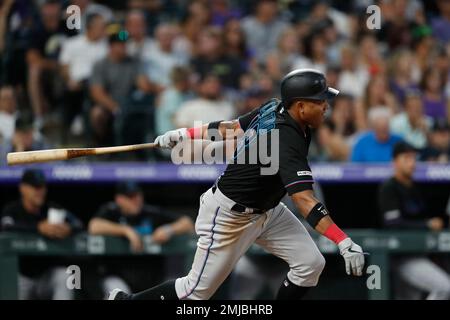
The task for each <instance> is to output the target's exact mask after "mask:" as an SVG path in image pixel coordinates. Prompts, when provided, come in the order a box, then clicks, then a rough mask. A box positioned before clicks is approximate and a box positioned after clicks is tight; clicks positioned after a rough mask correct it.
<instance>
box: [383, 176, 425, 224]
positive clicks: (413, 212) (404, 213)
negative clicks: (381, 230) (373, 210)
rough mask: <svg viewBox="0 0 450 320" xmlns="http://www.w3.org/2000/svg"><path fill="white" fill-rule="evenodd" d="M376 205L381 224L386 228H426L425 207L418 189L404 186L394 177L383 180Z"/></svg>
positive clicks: (412, 186)
mask: <svg viewBox="0 0 450 320" xmlns="http://www.w3.org/2000/svg"><path fill="white" fill-rule="evenodd" d="M378 206H379V209H380V213H381V215H382V220H383V225H384V227H388V228H397V229H398V228H401V229H425V228H427V219H428V218H429V217H428V214H427V208H426V206H425V201H424V200H423V197H422V195H421V193H420V190H419V189H418V188H417V187H416V186H415V185H414V184H412V185H411V186H405V185H404V184H402V183H400V182H399V181H397V180H396V179H395V178H390V179H389V180H387V181H385V182H384V183H383V184H382V185H381V186H380V189H379V192H378Z"/></svg>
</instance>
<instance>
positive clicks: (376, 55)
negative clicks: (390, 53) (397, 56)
mask: <svg viewBox="0 0 450 320" xmlns="http://www.w3.org/2000/svg"><path fill="white" fill-rule="evenodd" d="M365 23H366V22H365V20H364V24H365ZM357 43H358V47H359V53H358V57H359V62H358V65H361V66H362V67H363V68H365V70H367V72H368V73H369V74H370V75H371V76H376V75H377V74H384V72H385V71H386V70H385V68H386V66H385V62H384V57H383V56H382V47H383V43H378V42H377V39H376V37H375V35H374V34H373V33H370V32H367V31H366V32H365V33H363V34H362V35H360V36H359V40H357Z"/></svg>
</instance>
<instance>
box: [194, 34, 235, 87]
mask: <svg viewBox="0 0 450 320" xmlns="http://www.w3.org/2000/svg"><path fill="white" fill-rule="evenodd" d="M191 66H192V68H193V70H194V71H195V72H196V73H197V74H198V75H199V76H200V77H204V76H205V75H207V74H211V73H213V74H215V75H216V76H218V77H219V78H220V80H221V82H222V84H223V86H224V87H225V88H233V89H238V87H239V79H240V77H241V75H242V74H243V72H244V70H243V66H242V64H241V62H240V61H239V60H238V59H236V58H233V57H231V56H228V55H226V54H225V50H224V43H223V35H222V31H221V30H220V29H217V28H215V27H209V28H207V29H205V30H202V31H201V33H200V35H199V37H198V43H197V56H195V57H194V58H192V60H191Z"/></svg>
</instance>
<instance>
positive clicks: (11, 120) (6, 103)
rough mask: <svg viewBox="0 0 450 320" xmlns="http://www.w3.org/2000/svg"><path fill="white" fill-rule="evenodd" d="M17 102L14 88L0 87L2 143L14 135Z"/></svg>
mask: <svg viewBox="0 0 450 320" xmlns="http://www.w3.org/2000/svg"><path fill="white" fill-rule="evenodd" d="M16 111H17V100H16V95H15V92H14V88H13V87H11V86H4V87H0V141H7V140H9V139H10V138H11V137H12V136H13V134H14V127H15V121H16Z"/></svg>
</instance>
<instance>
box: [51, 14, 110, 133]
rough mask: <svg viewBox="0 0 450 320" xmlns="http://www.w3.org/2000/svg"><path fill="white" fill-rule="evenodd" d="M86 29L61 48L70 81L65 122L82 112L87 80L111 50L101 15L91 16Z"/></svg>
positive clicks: (66, 76) (62, 58)
mask: <svg viewBox="0 0 450 320" xmlns="http://www.w3.org/2000/svg"><path fill="white" fill-rule="evenodd" d="M86 29H87V30H86V33H85V34H80V35H78V36H75V37H73V38H71V39H69V40H67V41H66V42H65V43H64V45H63V47H62V50H61V54H60V56H59V62H60V64H61V65H62V74H63V77H64V79H65V81H66V87H67V91H66V93H65V95H64V97H65V103H64V104H65V108H64V122H65V125H67V126H69V125H70V124H71V123H72V120H73V119H74V118H75V117H76V116H77V115H78V114H79V113H80V111H81V109H82V105H83V102H84V99H85V95H86V92H87V81H88V79H89V77H90V76H91V74H92V70H93V68H94V64H95V63H96V62H97V61H99V60H101V59H102V58H104V57H105V56H106V54H107V52H108V44H107V41H106V39H105V35H106V23H105V20H104V19H103V17H102V16H101V15H98V14H94V15H91V16H89V17H88V18H87V21H86Z"/></svg>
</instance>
